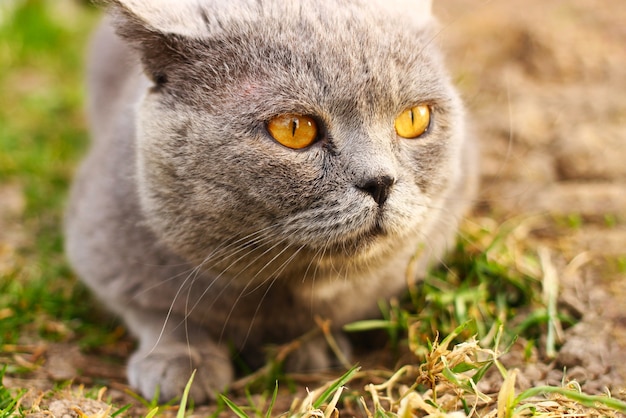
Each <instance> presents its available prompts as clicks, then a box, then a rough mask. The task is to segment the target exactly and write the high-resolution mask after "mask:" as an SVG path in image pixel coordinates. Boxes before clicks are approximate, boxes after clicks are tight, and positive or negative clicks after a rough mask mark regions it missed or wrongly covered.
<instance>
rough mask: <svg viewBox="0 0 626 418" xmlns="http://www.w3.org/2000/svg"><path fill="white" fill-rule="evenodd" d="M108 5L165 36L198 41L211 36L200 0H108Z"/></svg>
mask: <svg viewBox="0 0 626 418" xmlns="http://www.w3.org/2000/svg"><path fill="white" fill-rule="evenodd" d="M107 3H109V4H111V5H113V6H114V7H115V8H117V9H118V10H121V11H122V12H123V13H124V14H125V15H126V16H127V17H132V18H133V19H135V20H136V21H137V22H138V23H139V22H140V23H141V24H142V25H143V26H145V27H146V28H150V29H151V30H153V31H157V32H161V33H163V34H172V35H181V36H185V37H190V38H197V37H200V36H202V35H205V34H206V33H207V21H206V15H205V12H204V11H203V8H202V6H201V4H200V1H199V0H175V1H172V0H108V1H107ZM205 3H206V2H205Z"/></svg>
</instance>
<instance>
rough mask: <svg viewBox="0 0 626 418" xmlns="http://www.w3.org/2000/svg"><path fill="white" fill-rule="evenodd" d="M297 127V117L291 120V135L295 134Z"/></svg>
mask: <svg viewBox="0 0 626 418" xmlns="http://www.w3.org/2000/svg"><path fill="white" fill-rule="evenodd" d="M297 129H298V119H292V120H291V136H294V137H295V136H296V130H297Z"/></svg>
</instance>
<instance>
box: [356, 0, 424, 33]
mask: <svg viewBox="0 0 626 418" xmlns="http://www.w3.org/2000/svg"><path fill="white" fill-rule="evenodd" d="M368 1H372V0H368ZM372 3H373V4H375V5H376V6H375V7H380V8H381V9H382V10H387V11H388V12H389V13H392V14H396V15H399V16H401V17H402V19H404V20H405V21H408V22H410V23H411V24H412V25H415V26H417V27H423V26H427V25H429V24H430V23H432V22H433V20H434V18H433V13H432V0H373V2H372Z"/></svg>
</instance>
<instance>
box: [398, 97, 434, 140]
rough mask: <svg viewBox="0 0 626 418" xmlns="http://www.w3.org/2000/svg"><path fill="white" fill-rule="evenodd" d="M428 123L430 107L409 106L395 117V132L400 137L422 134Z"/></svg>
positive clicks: (409, 137)
mask: <svg viewBox="0 0 626 418" xmlns="http://www.w3.org/2000/svg"><path fill="white" fill-rule="evenodd" d="M429 125H430V107H428V106H427V105H417V106H414V107H411V108H409V109H407V110H405V111H404V112H402V113H400V115H399V116H398V117H397V118H396V122H395V127H396V133H397V134H398V135H399V136H401V137H402V138H407V139H413V138H417V137H418V136H420V135H422V134H423V133H424V132H426V131H427V130H428V126H429Z"/></svg>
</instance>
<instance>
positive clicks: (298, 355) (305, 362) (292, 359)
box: [285, 332, 352, 372]
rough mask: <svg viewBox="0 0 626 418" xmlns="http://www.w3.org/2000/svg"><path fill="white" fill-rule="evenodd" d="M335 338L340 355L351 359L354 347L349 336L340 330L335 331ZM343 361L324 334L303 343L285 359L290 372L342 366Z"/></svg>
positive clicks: (286, 368) (286, 367)
mask: <svg viewBox="0 0 626 418" xmlns="http://www.w3.org/2000/svg"><path fill="white" fill-rule="evenodd" d="M333 338H334V339H335V343H336V345H337V348H338V350H339V351H340V353H341V354H340V355H341V356H343V357H344V359H345V360H347V361H349V360H350V358H351V357H352V347H351V345H350V341H348V338H347V337H346V336H345V335H344V334H343V333H340V332H336V333H333ZM342 365H343V364H342V361H341V360H340V359H339V358H337V355H336V353H334V352H333V350H332V349H331V348H330V347H329V345H328V342H327V341H326V338H324V337H323V336H320V337H317V338H313V339H312V340H310V341H306V342H304V343H302V345H301V346H300V347H299V348H298V349H297V350H296V351H294V352H293V353H291V354H289V356H288V357H287V359H286V361H285V370H287V371H288V372H310V371H320V370H330V369H332V368H335V367H338V366H342Z"/></svg>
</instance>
